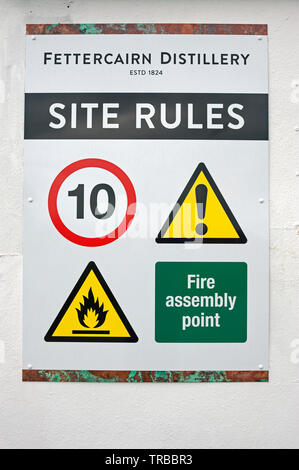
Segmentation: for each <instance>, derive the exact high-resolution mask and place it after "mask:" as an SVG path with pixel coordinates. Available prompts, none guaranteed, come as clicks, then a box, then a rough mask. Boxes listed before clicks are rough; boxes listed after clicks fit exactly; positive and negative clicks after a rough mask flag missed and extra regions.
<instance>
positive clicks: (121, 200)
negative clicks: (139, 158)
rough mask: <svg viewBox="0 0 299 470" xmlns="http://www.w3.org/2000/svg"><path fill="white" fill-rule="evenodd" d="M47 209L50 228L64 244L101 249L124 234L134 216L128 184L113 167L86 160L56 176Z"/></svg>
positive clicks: (134, 203) (132, 193)
mask: <svg viewBox="0 0 299 470" xmlns="http://www.w3.org/2000/svg"><path fill="white" fill-rule="evenodd" d="M48 206H49V214H50V217H51V220H52V222H53V224H54V226H55V227H56V229H57V230H58V231H59V232H60V233H61V235H63V236H64V237H65V238H66V239H67V240H69V241H71V242H73V243H76V244H78V245H82V246H101V245H106V244H107V243H111V242H113V241H114V240H117V238H119V237H120V236H121V235H122V234H123V233H124V232H125V231H126V230H127V228H128V227H129V225H130V223H131V221H132V219H133V217H134V215H135V211H136V194H135V190H134V186H133V184H132V182H131V180H130V179H129V177H128V176H127V175H126V174H125V172H124V171H122V170H121V169H120V168H119V167H118V166H117V165H114V164H113V163H112V162H108V161H106V160H102V159H97V158H86V159H83V160H79V161H77V162H74V163H72V164H70V165H68V166H67V167H66V168H64V169H63V170H62V171H61V172H60V173H59V174H58V175H57V177H56V178H55V180H54V181H53V184H52V186H51V189H50V192H49V202H48ZM116 207H117V210H116Z"/></svg>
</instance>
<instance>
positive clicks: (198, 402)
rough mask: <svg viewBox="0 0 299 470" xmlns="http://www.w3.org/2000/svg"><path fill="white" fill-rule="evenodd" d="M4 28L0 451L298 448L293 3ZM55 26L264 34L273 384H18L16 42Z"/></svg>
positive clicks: (79, 16)
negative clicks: (240, 28) (153, 26)
mask: <svg viewBox="0 0 299 470" xmlns="http://www.w3.org/2000/svg"><path fill="white" fill-rule="evenodd" d="M0 18H1V25H0V50H1V53H0V139H1V141H0V154H1V155H0V178H1V181H0V305H1V311H0V447H1V448H3V447H4V448H5V447H11V448H16V447H21V448H49V447H50V448H65V447H66V448H73V447H79V448H109V447H110V448H116V447H118V448H134V447H140V448H154V447H156V448H163V447H166V448H178V447H180V448H184V447H186V448H217V447H221V448H231V447H238V448H244V447H245V448H255V447H263V448H273V447H279V448H282V447H286V448H292V447H296V448H298V444H299V433H298V428H299V423H298V419H299V393H298V392H299V309H298V308H299V298H298V283H299V270H298V261H299V250H298V241H299V238H298V234H299V213H298V208H299V199H298V196H299V190H298V183H299V147H298V144H299V51H298V30H299V2H298V1H297V0H284V1H279V0H225V1H224V0H222V1H220V0H218V1H217V0H197V1H195V0H193V1H192V0H180V1H179V0H171V1H170V0H151V1H150V2H149V1H146V0H144V1H141V0H139V1H137V0H131V1H129V0H110V1H108V0H106V1H103V0H84V1H83V0H81V1H79V0H74V1H59V0H51V1H48V2H47V1H35V0H32V1H29V0H0ZM58 22H66V23H80V22H81V23H96V22H100V23H104V22H108V23H112V22H132V23H133V22H169V23H176V22H181V23H188V22H193V23H268V25H269V48H270V50H269V54H270V139H271V140H270V142H271V154H270V161H271V164H270V171H271V194H270V199H271V201H270V202H271V204H270V207H271V292H270V296H271V375H270V383H269V384H260V383H257V384H255V383H250V384H244V383H243V384H86V383H79V384H65V383H62V384H55V383H22V382H21V323H22V322H21V317H22V314H21V299H22V289H21V269H22V184H23V92H24V38H25V36H24V32H25V24H26V23H58ZM296 82H297V83H298V88H297V92H296V87H295V84H296ZM296 126H298V131H296ZM45 249H46V247H45ZM37 275H38V276H39V275H40V273H37ZM32 282H34V279H33V280H32ZM296 338H297V343H296V341H295V340H296ZM292 345H293V346H292ZM296 347H297V351H296ZM296 362H297V364H296Z"/></svg>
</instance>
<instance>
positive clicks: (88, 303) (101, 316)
mask: <svg viewBox="0 0 299 470" xmlns="http://www.w3.org/2000/svg"><path fill="white" fill-rule="evenodd" d="M76 310H77V313H78V319H79V322H80V323H81V325H82V326H84V327H85V328H91V326H89V325H88V324H86V323H85V321H87V318H88V317H89V315H90V312H93V319H94V320H95V321H94V325H93V328H98V327H99V326H101V325H102V324H103V323H104V321H105V319H106V315H107V313H108V310H104V304H103V303H102V305H101V306H99V299H97V300H95V299H94V295H93V292H92V289H91V288H90V289H89V291H88V297H86V296H85V295H84V296H83V304H82V303H81V302H80V308H76Z"/></svg>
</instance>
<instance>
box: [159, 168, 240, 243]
mask: <svg viewBox="0 0 299 470" xmlns="http://www.w3.org/2000/svg"><path fill="white" fill-rule="evenodd" d="M156 242H157V243H186V242H198V243H246V242H247V238H246V236H245V235H244V233H243V231H242V229H241V227H240V226H239V224H238V222H237V220H236V219H235V217H234V215H233V213H232V211H231V210H230V208H229V206H228V205H227V203H226V201H225V199H224V197H223V196H222V194H221V192H220V191H219V189H218V187H217V185H216V183H215V181H214V180H213V178H212V176H211V175H210V173H209V171H208V169H207V167H206V166H205V164H204V163H200V164H199V165H198V166H197V168H196V170H195V171H194V173H193V175H192V176H191V178H190V180H189V182H188V183H187V185H186V187H185V189H184V191H183V192H182V194H181V196H180V197H179V199H178V201H177V203H176V205H175V207H174V208H173V210H172V212H171V213H170V215H169V217H168V219H167V220H166V222H165V224H164V225H163V227H162V229H161V231H160V233H159V234H158V236H157V238H156Z"/></svg>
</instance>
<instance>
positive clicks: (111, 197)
mask: <svg viewBox="0 0 299 470" xmlns="http://www.w3.org/2000/svg"><path fill="white" fill-rule="evenodd" d="M100 191H106V193H107V196H108V203H107V210H106V212H99V210H98V195H99V192H100ZM84 192H85V191H84V184H78V186H77V187H76V189H73V190H72V191H69V192H68V195H69V196H75V197H76V198H77V215H76V217H77V219H84ZM90 210H91V213H92V215H93V216H94V217H96V218H97V219H108V217H111V215H112V214H113V212H114V210H115V192H114V191H113V189H112V187H111V186H109V184H104V183H103V184H97V185H96V186H94V188H93V189H92V191H91V193H90Z"/></svg>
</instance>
